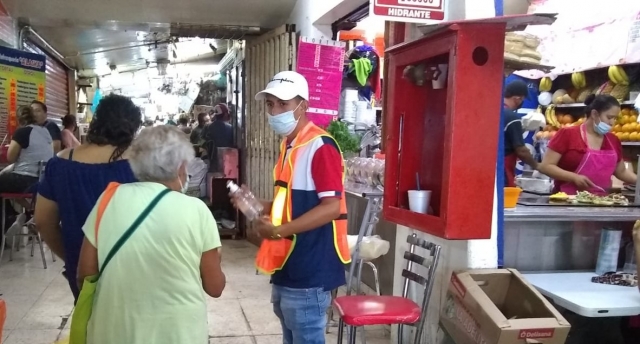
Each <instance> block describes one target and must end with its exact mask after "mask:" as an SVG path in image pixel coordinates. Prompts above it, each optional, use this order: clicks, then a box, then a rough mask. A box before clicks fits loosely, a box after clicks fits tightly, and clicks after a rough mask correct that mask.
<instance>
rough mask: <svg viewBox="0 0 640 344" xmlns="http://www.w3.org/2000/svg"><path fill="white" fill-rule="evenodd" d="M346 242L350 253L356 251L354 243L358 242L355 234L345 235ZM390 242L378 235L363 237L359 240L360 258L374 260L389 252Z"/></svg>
mask: <svg viewBox="0 0 640 344" xmlns="http://www.w3.org/2000/svg"><path fill="white" fill-rule="evenodd" d="M347 243H348V244H349V251H351V255H353V253H354V252H355V251H356V245H357V243H358V236H357V235H347ZM390 246H391V245H390V244H389V242H388V241H386V240H383V239H382V238H380V236H379V235H374V236H368V237H363V238H362V242H360V259H364V260H374V259H376V258H378V257H381V256H383V255H385V254H387V253H388V252H389V248H390Z"/></svg>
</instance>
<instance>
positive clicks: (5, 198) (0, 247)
mask: <svg viewBox="0 0 640 344" xmlns="http://www.w3.org/2000/svg"><path fill="white" fill-rule="evenodd" d="M0 198H2V202H1V203H0V204H1V206H2V212H1V213H2V233H3V236H2V243H0V261H2V257H3V255H4V250H5V245H6V242H7V235H6V231H7V224H6V214H5V209H6V206H7V202H9V201H12V200H18V199H29V198H33V194H10V193H2V194H0ZM33 203H34V202H33V200H32V201H31V204H33ZM32 207H33V206H32ZM26 211H27V209H24V212H26ZM25 228H26V232H25V231H24V230H25ZM18 237H26V238H28V239H30V240H31V257H33V256H34V251H35V244H36V241H37V242H38V245H39V246H40V254H41V256H42V265H43V266H44V268H45V269H46V268H47V260H46V258H45V253H44V243H43V241H42V238H41V237H40V233H38V231H37V230H36V228H35V224H34V223H33V222H30V223H25V224H24V225H23V227H22V228H20V232H18V233H16V234H14V235H12V237H11V247H10V248H9V261H13V250H14V248H15V249H16V251H19V250H20V245H17V247H16V238H18ZM51 256H52V258H53V261H54V262H55V261H56V257H55V254H53V252H51Z"/></svg>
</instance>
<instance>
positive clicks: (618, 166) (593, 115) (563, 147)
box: [539, 95, 637, 195]
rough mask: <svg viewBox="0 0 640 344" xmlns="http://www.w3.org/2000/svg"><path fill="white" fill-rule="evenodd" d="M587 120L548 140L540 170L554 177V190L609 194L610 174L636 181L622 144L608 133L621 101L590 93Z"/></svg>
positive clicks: (586, 102)
mask: <svg viewBox="0 0 640 344" xmlns="http://www.w3.org/2000/svg"><path fill="white" fill-rule="evenodd" d="M585 105H587V107H586V116H587V119H586V121H585V122H584V123H583V124H582V125H579V126H571V127H566V128H563V129H561V130H560V131H558V133H556V135H555V136H554V137H553V139H551V141H550V142H549V145H548V150H547V152H546V154H545V156H544V159H543V160H542V163H541V164H540V165H539V171H540V172H542V173H544V174H546V175H548V176H549V177H551V178H553V179H554V180H555V191H562V192H565V193H567V194H569V195H575V194H576V193H577V192H578V191H589V192H591V193H593V194H597V195H603V194H608V193H609V189H610V188H611V177H612V176H616V178H618V179H620V180H622V181H623V182H625V183H631V184H635V183H636V179H637V176H636V175H635V174H634V173H633V172H631V171H628V170H627V169H626V168H625V166H624V163H623V161H622V144H621V143H620V140H619V139H618V138H617V137H616V136H615V135H614V134H612V133H611V128H612V127H613V125H614V124H615V121H616V118H617V117H618V114H619V113H620V103H619V102H618V101H617V100H616V99H615V98H614V97H612V96H609V95H599V96H595V95H591V96H589V98H587V100H586V101H585Z"/></svg>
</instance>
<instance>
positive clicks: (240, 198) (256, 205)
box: [227, 180, 264, 221]
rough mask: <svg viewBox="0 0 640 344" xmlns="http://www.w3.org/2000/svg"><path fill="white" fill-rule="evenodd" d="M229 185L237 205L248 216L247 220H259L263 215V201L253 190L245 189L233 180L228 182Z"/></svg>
mask: <svg viewBox="0 0 640 344" xmlns="http://www.w3.org/2000/svg"><path fill="white" fill-rule="evenodd" d="M227 187H228V188H229V191H230V192H231V195H232V196H233V197H234V198H235V199H236V205H237V206H238V208H239V209H240V211H241V212H242V213H243V214H244V216H246V217H247V220H249V221H253V220H257V219H259V218H260V217H261V216H262V211H263V210H264V208H263V207H262V203H260V201H258V199H257V198H256V197H255V196H254V195H253V193H251V191H248V190H244V189H242V188H241V187H239V186H238V184H236V183H234V182H233V181H231V180H230V181H229V182H227Z"/></svg>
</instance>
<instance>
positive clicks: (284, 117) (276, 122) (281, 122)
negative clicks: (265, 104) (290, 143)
mask: <svg viewBox="0 0 640 344" xmlns="http://www.w3.org/2000/svg"><path fill="white" fill-rule="evenodd" d="M300 104H302V102H300ZM300 104H298V106H296V108H295V109H294V110H292V111H285V112H283V113H281V114H279V115H271V114H269V115H268V118H267V119H268V121H269V125H270V126H271V129H273V131H275V132H276V134H278V135H284V136H288V135H290V134H291V133H292V132H293V131H294V130H296V127H297V126H298V121H299V120H300V119H299V118H298V119H296V115H295V111H296V110H298V108H299V107H300Z"/></svg>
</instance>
